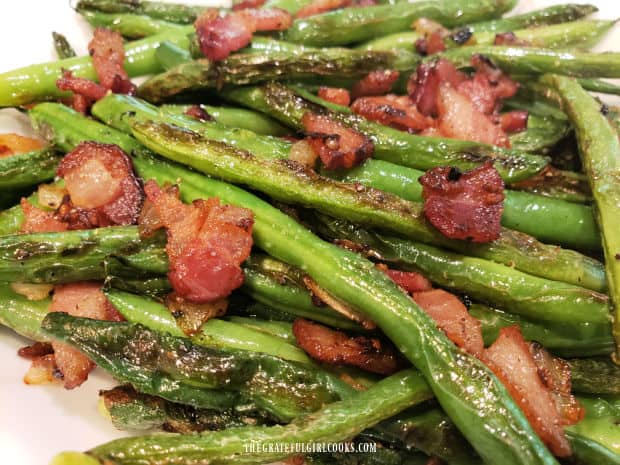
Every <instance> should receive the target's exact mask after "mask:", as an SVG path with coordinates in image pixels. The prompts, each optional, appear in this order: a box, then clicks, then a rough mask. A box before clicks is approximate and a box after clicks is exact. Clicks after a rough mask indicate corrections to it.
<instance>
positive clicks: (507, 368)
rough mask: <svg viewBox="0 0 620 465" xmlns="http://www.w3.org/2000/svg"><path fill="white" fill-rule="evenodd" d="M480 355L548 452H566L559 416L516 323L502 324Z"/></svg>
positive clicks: (566, 446)
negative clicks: (494, 339)
mask: <svg viewBox="0 0 620 465" xmlns="http://www.w3.org/2000/svg"><path fill="white" fill-rule="evenodd" d="M482 359H483V361H484V362H485V363H486V364H487V366H488V367H489V368H490V369H491V371H493V373H494V374H495V375H496V376H497V377H498V378H499V379H500V381H502V383H503V384H504V385H505V386H506V388H507V389H508V391H509V392H510V394H511V396H512V398H513V399H514V400H515V402H516V403H517V404H518V405H519V407H521V410H523V413H524V414H525V416H526V417H527V419H528V421H529V422H530V424H531V425H532V427H533V428H534V430H535V431H536V433H537V434H538V436H539V437H540V438H541V439H542V441H543V442H544V443H545V444H546V445H547V446H548V447H549V449H550V450H551V452H553V454H554V455H556V456H557V457H567V456H569V455H570V454H571V449H570V444H569V443H568V441H567V439H566V436H565V435H564V430H563V429H562V418H561V417H560V414H559V413H558V411H557V409H556V407H555V403H554V400H553V397H552V395H551V393H550V392H549V390H548V389H547V388H546V387H545V385H544V384H543V382H542V381H541V379H540V377H539V375H538V367H537V365H536V363H535V361H534V359H533V357H532V354H531V353H530V349H529V346H528V344H527V343H526V342H525V340H524V339H523V336H522V335H521V330H520V329H519V327H518V326H510V327H508V328H502V329H501V330H500V333H499V337H498V338H497V340H496V341H495V342H494V343H493V345H492V346H491V347H489V348H488V349H486V350H485V351H484V355H483V358H482Z"/></svg>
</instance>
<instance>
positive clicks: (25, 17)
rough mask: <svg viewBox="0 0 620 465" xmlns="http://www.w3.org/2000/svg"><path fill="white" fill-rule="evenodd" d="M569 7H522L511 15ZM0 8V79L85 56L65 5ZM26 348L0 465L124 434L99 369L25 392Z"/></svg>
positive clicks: (83, 39)
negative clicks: (68, 382)
mask: <svg viewBox="0 0 620 465" xmlns="http://www.w3.org/2000/svg"><path fill="white" fill-rule="evenodd" d="M567 1H568V0H567ZM567 1H566V2H567ZM586 1H587V0H584V2H583V3H585V2H586ZM590 1H591V3H594V4H595V5H597V6H598V7H599V9H600V10H601V11H600V13H599V15H598V16H599V17H601V18H618V17H620V5H619V4H618V2H617V0H590ZM566 2H562V1H560V2H558V1H551V0H522V1H521V2H520V4H519V6H518V8H517V10H515V12H519V13H520V12H523V11H528V10H531V9H535V8H542V7H545V6H549V5H551V4H556V3H566ZM194 3H201V4H215V3H219V4H221V3H222V2H218V1H217V0H212V1H208V0H205V1H194ZM1 8H2V15H1V18H2V27H0V44H2V48H1V53H0V72H2V71H7V70H10V69H13V68H16V67H20V66H27V65H29V64H32V63H38V62H43V61H48V60H51V59H54V58H55V56H54V52H53V47H52V41H51V32H52V31H58V32H60V33H63V34H65V35H66V36H67V38H68V39H69V41H70V42H71V44H73V45H74V46H75V47H76V48H77V51H78V53H85V52H86V44H87V43H88V40H89V38H90V28H89V27H88V25H87V24H85V22H84V21H83V20H82V19H81V18H80V17H79V16H78V15H76V14H75V13H74V12H73V10H71V8H70V6H69V0H2V7H1ZM598 49H599V50H614V49H615V50H620V27H617V26H616V27H615V28H614V30H613V31H612V32H610V33H609V35H608V36H607V37H606V38H605V41H604V42H603V43H602V44H601V45H600V46H599V47H598ZM9 131H15V132H20V133H23V134H26V133H28V132H29V125H28V121H27V118H25V117H23V115H19V114H18V113H17V112H15V111H12V110H2V111H0V132H9ZM26 344H27V341H26V340H25V339H22V338H19V337H17V336H15V335H14V334H13V333H11V332H10V331H8V330H6V329H4V328H0V362H1V363H2V370H0V454H1V456H2V459H1V460H0V462H1V463H3V464H7V465H45V464H47V463H48V462H49V460H50V459H51V457H52V456H54V455H55V454H56V453H58V452H60V451H63V450H86V449H89V448H91V447H93V446H95V445H97V444H100V443H102V442H106V441H109V440H111V439H114V438H117V437H121V436H123V435H124V434H125V433H122V432H119V431H116V430H115V429H114V428H113V427H112V426H111V424H110V423H109V422H108V421H107V420H105V419H104V418H102V417H101V416H100V415H99V414H98V412H97V392H98V391H99V389H103V388H108V387H111V386H113V385H114V382H113V381H112V379H111V378H110V377H108V376H107V375H106V374H105V373H103V372H102V371H101V370H96V371H95V372H93V373H92V374H91V375H90V378H89V380H88V381H87V382H86V383H84V385H82V386H81V387H80V388H78V389H75V390H73V391H66V390H64V389H62V388H61V387H59V386H47V387H45V386H26V385H24V384H23V382H22V377H23V375H24V373H25V372H26V370H27V369H28V366H29V362H28V361H26V360H23V359H20V358H19V357H17V355H16V351H17V349H18V348H19V347H22V346H24V345H26Z"/></svg>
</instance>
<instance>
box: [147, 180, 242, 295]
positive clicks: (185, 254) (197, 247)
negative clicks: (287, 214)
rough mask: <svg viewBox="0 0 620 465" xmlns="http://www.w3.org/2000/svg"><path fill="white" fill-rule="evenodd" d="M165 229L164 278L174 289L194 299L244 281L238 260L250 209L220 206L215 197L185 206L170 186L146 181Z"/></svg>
mask: <svg viewBox="0 0 620 465" xmlns="http://www.w3.org/2000/svg"><path fill="white" fill-rule="evenodd" d="M145 191H146V195H147V198H148V200H149V201H150V202H152V203H153V205H154V208H155V209H156V211H157V213H158V215H159V217H160V219H161V223H162V224H163V225H164V226H165V227H166V228H167V230H168V241H167V244H166V251H167V253H168V257H169V259H170V271H169V272H168V278H169V279H170V282H171V284H172V287H173V288H174V290H175V292H176V293H177V294H179V295H180V296H182V297H183V298H185V299H186V300H188V301H190V302H194V303H205V302H213V301H216V300H219V299H221V298H223V297H227V296H228V295H230V293H231V292H232V291H233V290H235V289H236V288H238V287H239V286H240V285H241V284H242V283H243V270H242V269H241V267H240V265H241V263H242V262H243V261H244V260H245V259H246V258H247V257H248V256H249V254H250V251H251V249H252V226H253V224H254V218H253V215H252V212H251V211H250V210H247V209H245V208H239V207H233V206H230V205H220V203H219V200H218V199H217V198H214V199H209V200H208V201H202V200H201V201H195V202H194V203H193V204H192V205H185V204H184V203H183V202H181V201H180V200H179V199H178V196H177V195H176V194H177V193H176V191H175V190H167V191H163V190H161V189H160V188H159V186H158V185H157V184H156V183H155V182H154V181H149V182H148V183H147V184H146V186H145Z"/></svg>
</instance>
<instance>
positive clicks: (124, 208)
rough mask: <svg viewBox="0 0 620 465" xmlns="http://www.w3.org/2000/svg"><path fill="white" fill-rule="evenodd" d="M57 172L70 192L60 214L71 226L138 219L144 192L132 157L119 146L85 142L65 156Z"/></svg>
mask: <svg viewBox="0 0 620 465" xmlns="http://www.w3.org/2000/svg"><path fill="white" fill-rule="evenodd" d="M57 174H58V175H59V176H61V177H63V178H64V180H65V186H66V188H67V191H68V192H69V196H70V200H69V199H66V201H65V202H63V205H61V207H60V208H59V210H58V213H57V217H59V218H61V219H63V220H64V221H66V222H68V223H69V228H70V229H83V228H84V227H98V226H109V225H127V224H134V223H135V222H136V221H137V219H138V215H139V214H140V209H141V207H142V202H143V199H144V195H143V192H142V188H141V186H140V183H139V182H138V179H137V178H136V176H135V175H134V173H133V166H132V163H131V160H130V158H129V157H128V156H127V155H126V154H125V152H123V151H122V150H121V149H120V148H119V147H118V146H116V145H110V144H99V143H96V142H82V143H80V144H79V145H78V146H77V147H76V148H75V149H74V150H73V151H72V152H70V153H69V154H68V155H66V156H65V157H64V158H63V159H62V161H61V162H60V165H59V166H58V170H57Z"/></svg>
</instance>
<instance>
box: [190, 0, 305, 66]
mask: <svg viewBox="0 0 620 465" xmlns="http://www.w3.org/2000/svg"><path fill="white" fill-rule="evenodd" d="M292 22H293V17H292V16H291V14H290V13H288V12H287V11H285V10H281V9H279V8H270V9H241V10H239V11H236V12H233V13H230V14H227V15H226V16H220V15H219V13H218V11H217V10H214V9H208V10H205V12H204V13H202V14H201V15H200V16H199V17H198V19H196V22H195V23H194V27H195V29H196V33H197V35H198V42H199V44H200V50H201V51H202V53H203V54H204V56H206V57H207V58H208V59H209V60H212V61H220V60H223V59H225V58H226V57H228V56H229V55H230V54H231V53H232V52H235V51H237V50H240V49H242V48H243V47H245V46H246V45H248V44H249V43H250V42H251V41H252V35H253V34H254V32H256V31H282V30H284V29H288V28H289V27H290V26H291V24H292Z"/></svg>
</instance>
